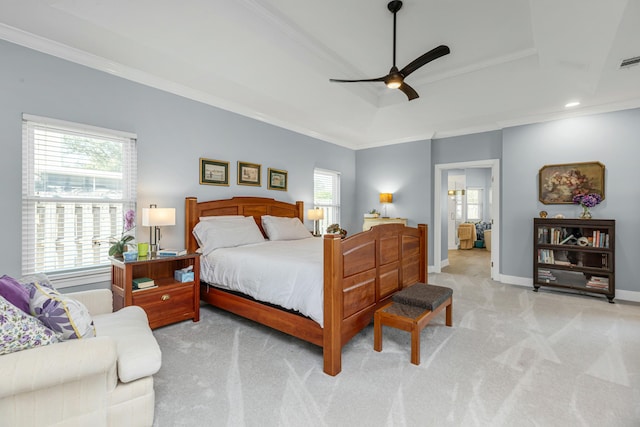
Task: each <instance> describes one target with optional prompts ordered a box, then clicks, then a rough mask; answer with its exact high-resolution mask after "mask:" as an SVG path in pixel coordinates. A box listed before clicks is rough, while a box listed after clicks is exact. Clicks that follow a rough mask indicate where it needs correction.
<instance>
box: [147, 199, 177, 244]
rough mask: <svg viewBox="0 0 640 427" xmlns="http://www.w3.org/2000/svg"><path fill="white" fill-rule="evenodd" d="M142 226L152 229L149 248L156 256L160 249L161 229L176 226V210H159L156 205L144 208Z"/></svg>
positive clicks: (150, 230)
mask: <svg viewBox="0 0 640 427" xmlns="http://www.w3.org/2000/svg"><path fill="white" fill-rule="evenodd" d="M142 225H143V226H144V227H151V228H150V229H149V248H150V250H151V253H152V255H155V253H156V252H157V251H158V249H160V227H161V226H167V225H176V209H175V208H158V207H156V205H150V207H148V208H143V209H142Z"/></svg>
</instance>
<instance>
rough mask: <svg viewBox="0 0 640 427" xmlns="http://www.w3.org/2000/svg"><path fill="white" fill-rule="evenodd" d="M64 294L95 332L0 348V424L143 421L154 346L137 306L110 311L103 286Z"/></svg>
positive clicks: (149, 420) (150, 410) (148, 409)
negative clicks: (5, 351)
mask: <svg viewBox="0 0 640 427" xmlns="http://www.w3.org/2000/svg"><path fill="white" fill-rule="evenodd" d="M67 295H68V296H70V297H72V298H74V299H76V300H79V301H80V302H82V303H83V304H84V305H85V306H86V307H87V308H88V310H89V313H90V314H91V316H92V319H93V321H94V325H95V329H96V337H95V338H88V339H78V340H68V341H64V342H61V343H56V344H50V345H48V346H44V347H36V348H32V349H29V350H23V351H18V352H16V353H11V354H6V355H3V356H0V378H1V380H0V414H2V416H0V426H1V427H4V426H47V425H56V426H89V425H90V426H92V427H93V426H150V425H152V424H153V415H154V404H155V402H154V401H155V394H154V390H153V376H152V375H153V374H155V373H156V372H157V371H158V370H159V369H160V364H161V352H160V348H159V347H158V343H157V342H156V340H155V338H154V336H153V333H152V332H151V329H150V328H149V323H148V320H147V315H146V313H145V312H144V310H143V309H141V308H140V307H137V306H130V307H125V308H123V309H121V310H119V311H117V312H115V313H112V295H111V291H110V290H107V289H100V290H93V291H85V292H76V293H72V294H67Z"/></svg>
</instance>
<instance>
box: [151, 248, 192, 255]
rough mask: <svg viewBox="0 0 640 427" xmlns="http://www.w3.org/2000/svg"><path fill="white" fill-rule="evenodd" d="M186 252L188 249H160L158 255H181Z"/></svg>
mask: <svg viewBox="0 0 640 427" xmlns="http://www.w3.org/2000/svg"><path fill="white" fill-rule="evenodd" d="M186 254H187V250H186V249H160V250H158V251H157V252H156V255H157V256H180V255H186Z"/></svg>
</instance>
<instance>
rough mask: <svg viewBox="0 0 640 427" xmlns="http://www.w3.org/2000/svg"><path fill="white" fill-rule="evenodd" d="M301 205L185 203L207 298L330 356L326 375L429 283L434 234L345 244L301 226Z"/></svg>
mask: <svg viewBox="0 0 640 427" xmlns="http://www.w3.org/2000/svg"><path fill="white" fill-rule="evenodd" d="M303 208H304V206H303V203H302V202H296V203H293V204H291V203H286V202H280V201H276V200H274V199H270V198H262V197H234V198H232V199H225V200H214V201H205V202H198V200H197V199H196V198H193V197H188V198H186V227H185V244H186V247H187V250H188V251H189V252H195V251H196V250H197V249H198V250H199V251H200V252H202V261H201V265H202V274H201V287H202V288H201V292H200V295H201V299H202V300H204V301H206V302H207V303H209V304H211V305H213V306H215V307H219V308H222V309H224V310H227V311H229V312H232V313H235V314H237V315H240V316H243V317H246V318H248V319H251V320H254V321H256V322H259V323H261V324H264V325H266V326H269V327H272V328H274V329H277V330H279V331H281V332H285V333H288V334H290V335H293V336H295V337H298V338H300V339H303V340H305V341H309V342H311V343H313V344H316V345H318V346H320V347H322V349H323V358H324V372H325V373H327V374H329V375H336V374H338V373H339V372H340V370H341V353H342V351H341V350H342V347H343V346H344V345H345V344H346V343H347V342H348V341H349V340H350V339H351V338H352V337H353V336H354V335H355V334H357V333H358V332H359V331H360V330H362V329H363V328H364V327H365V326H367V325H368V324H369V323H370V321H371V319H372V317H373V313H374V311H375V310H376V308H378V307H379V306H380V305H382V304H383V303H384V302H385V301H386V300H387V299H388V298H390V297H391V295H393V293H395V292H396V291H398V290H400V289H402V288H404V287H406V286H409V285H412V284H414V283H416V282H426V279H427V228H426V225H419V226H418V227H417V228H411V227H405V226H403V225H401V224H388V225H381V226H376V227H373V228H372V229H370V230H368V231H366V232H362V233H358V234H356V235H353V236H351V237H349V238H346V239H341V238H340V236H339V235H325V236H324V237H323V238H318V237H309V236H311V234H310V233H309V232H308V231H307V230H306V228H304V225H302V221H303V212H304V209H303Z"/></svg>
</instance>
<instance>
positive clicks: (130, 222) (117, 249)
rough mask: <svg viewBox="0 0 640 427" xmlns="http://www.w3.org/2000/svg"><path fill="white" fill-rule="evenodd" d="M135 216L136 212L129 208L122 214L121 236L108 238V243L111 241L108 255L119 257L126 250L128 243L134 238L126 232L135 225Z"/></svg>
mask: <svg viewBox="0 0 640 427" xmlns="http://www.w3.org/2000/svg"><path fill="white" fill-rule="evenodd" d="M135 217H136V213H135V212H134V211H133V210H131V209H130V210H128V211H127V212H126V213H125V214H124V226H123V230H122V236H121V237H120V238H115V237H112V238H111V239H109V243H111V247H110V248H109V256H115V257H121V256H122V254H123V253H124V252H126V251H127V248H128V246H129V244H131V243H132V240H133V239H134V238H135V236H133V235H131V234H128V233H129V232H130V231H131V230H133V228H134V227H135V224H134V220H135Z"/></svg>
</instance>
